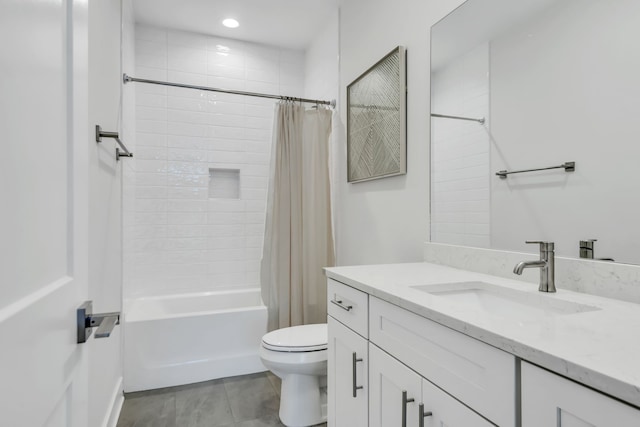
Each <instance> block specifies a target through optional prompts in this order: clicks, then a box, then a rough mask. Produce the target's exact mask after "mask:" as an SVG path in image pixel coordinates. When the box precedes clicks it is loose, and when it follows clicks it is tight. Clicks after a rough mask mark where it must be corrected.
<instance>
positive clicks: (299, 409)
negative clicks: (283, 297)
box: [260, 323, 328, 427]
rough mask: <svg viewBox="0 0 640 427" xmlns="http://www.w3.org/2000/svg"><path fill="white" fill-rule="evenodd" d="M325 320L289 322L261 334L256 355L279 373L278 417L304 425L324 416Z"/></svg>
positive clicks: (289, 423) (293, 424)
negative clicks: (293, 323) (286, 325)
mask: <svg viewBox="0 0 640 427" xmlns="http://www.w3.org/2000/svg"><path fill="white" fill-rule="evenodd" d="M327 342H328V338H327V324H326V323H322V324H316V325H303V326H292V327H290V328H283V329H278V330H275V331H273V332H269V333H268V334H266V335H264V336H263V337H262V345H261V346H260V358H261V359H262V363H263V364H264V366H265V367H267V368H268V369H269V370H270V371H271V372H273V373H274V374H275V375H277V376H278V377H280V379H281V380H282V389H281V391H280V413H279V414H280V421H282V423H283V424H284V425H286V426H287V427H303V426H304V427H307V426H312V425H315V424H320V423H323V422H325V421H326V420H327V394H326V384H327V353H328V351H327Z"/></svg>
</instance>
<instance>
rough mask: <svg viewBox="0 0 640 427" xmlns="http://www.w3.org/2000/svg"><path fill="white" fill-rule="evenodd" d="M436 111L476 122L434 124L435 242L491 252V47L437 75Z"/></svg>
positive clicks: (433, 85)
mask: <svg viewBox="0 0 640 427" xmlns="http://www.w3.org/2000/svg"><path fill="white" fill-rule="evenodd" d="M431 78H432V82H431V90H432V94H431V98H432V111H433V112H434V113H439V114H447V115H454V116H462V117H472V118H480V117H484V118H485V123H484V125H482V124H480V123H478V122H472V121H464V120H455V119H445V118H433V119H432V121H431V126H432V129H431V155H432V161H431V178H432V186H431V241H432V242H438V243H449V244H454V245H467V246H475V247H482V248H488V247H490V245H491V232H490V231H491V230H490V223H491V202H490V199H491V197H490V194H489V187H490V179H489V178H490V168H489V166H490V158H489V133H488V132H487V130H486V128H485V126H489V45H488V44H487V43H483V44H481V45H480V46H478V47H476V48H474V49H472V50H471V51H469V52H467V53H465V54H463V55H461V56H460V57H458V58H456V59H455V61H451V62H450V63H448V64H447V65H446V66H444V67H441V68H440V69H438V70H437V71H435V72H434V73H433V74H432V76H431Z"/></svg>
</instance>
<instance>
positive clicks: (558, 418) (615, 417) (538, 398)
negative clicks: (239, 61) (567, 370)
mask: <svg viewBox="0 0 640 427" xmlns="http://www.w3.org/2000/svg"><path fill="white" fill-rule="evenodd" d="M521 372H522V427H540V426H553V427H556V426H557V427H612V426H615V427H638V426H640V411H639V410H637V409H635V408H633V407H631V406H629V405H625V404H624V403H621V402H618V401H617V400H614V399H612V398H610V397H608V396H605V395H604V394H601V393H598V392H597V391H594V390H591V389H589V388H587V387H584V386H582V385H580V384H578V383H575V382H573V381H571V380H568V379H566V378H563V377H561V376H559V375H556V374H553V373H551V372H548V371H545V370H544V369H541V368H538V367H536V366H534V365H531V364H529V363H524V362H523V363H522V371H521Z"/></svg>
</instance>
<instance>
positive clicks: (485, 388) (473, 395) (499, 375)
mask: <svg viewBox="0 0 640 427" xmlns="http://www.w3.org/2000/svg"><path fill="white" fill-rule="evenodd" d="M369 305H370V307H369V309H370V313H371V316H370V325H369V328H370V334H371V336H370V340H371V342H373V343H375V344H377V345H378V346H379V347H381V348H382V349H384V350H385V351H387V352H388V353H390V354H392V355H393V356H395V357H396V358H398V359H399V360H402V361H403V362H404V363H405V364H406V365H408V366H409V367H410V368H412V369H413V370H415V371H416V372H418V373H419V374H420V375H422V376H423V377H425V378H427V379H428V380H429V381H431V382H432V383H434V384H436V385H437V386H438V387H440V388H442V389H443V390H445V391H446V392H447V393H449V394H451V395H452V396H454V397H455V398H456V399H458V400H460V401H461V402H463V403H465V404H466V405H468V406H469V407H471V408H473V409H474V410H476V411H477V412H478V413H480V414H482V415H484V416H485V417H486V418H488V419H489V420H491V421H492V422H494V423H496V424H497V425H499V426H501V427H508V426H514V425H515V407H516V396H515V384H516V379H515V371H516V370H515V358H514V357H513V356H512V355H510V354H508V353H505V352H503V351H501V350H498V349H496V348H494V347H491V346H489V345H487V344H484V343H482V342H480V341H478V340H476V339H473V338H471V337H468V336H466V335H463V334H461V333H459V332H456V331H454V330H452V329H449V328H447V327H445V326H442V325H440V324H438V323H435V322H433V321H431V320H428V319H425V318H424V317H421V316H418V315H416V314H413V313H411V312H409V311H407V310H404V309H402V308H400V307H397V306H395V305H393V304H389V303H387V302H385V301H382V300H380V299H378V298H375V297H371V298H370V301H369Z"/></svg>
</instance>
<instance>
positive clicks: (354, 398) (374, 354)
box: [327, 279, 516, 427]
mask: <svg viewBox="0 0 640 427" xmlns="http://www.w3.org/2000/svg"><path fill="white" fill-rule="evenodd" d="M327 291H328V297H329V304H328V312H329V317H328V325H329V327H328V329H329V358H328V369H329V372H328V398H329V402H328V404H329V407H328V424H329V426H330V427H339V426H345V427H346V426H349V427H354V426H367V425H370V426H372V427H392V426H400V427H407V426H408V427H418V426H420V425H421V424H420V420H419V416H418V408H419V404H420V403H423V404H424V405H425V406H424V408H425V411H427V412H428V411H431V412H432V413H433V414H434V415H433V416H431V417H426V418H425V419H424V425H425V426H430V425H431V426H435V425H441V424H438V423H440V422H442V423H445V424H444V425H448V426H451V427H455V426H458V425H459V426H461V427H462V426H464V427H475V426H477V427H484V426H490V425H492V424H491V423H493V424H495V425H500V426H501V427H513V426H515V425H516V415H515V408H516V400H515V385H516V380H515V373H516V369H515V358H514V357H513V356H512V355H510V354H508V353H505V352H503V351H501V350H497V349H495V348H493V347H491V346H489V345H486V344H484V343H482V342H480V341H477V340H475V339H473V338H470V337H468V336H465V335H463V334H461V333H458V332H456V331H453V330H451V329H449V328H447V327H444V326H442V325H439V324H437V323H435V322H433V321H431V320H428V319H426V318H424V317H421V316H418V315H416V314H413V313H411V312H409V311H407V310H404V309H402V308H400V307H398V306H395V305H393V304H390V303H387V302H385V301H382V300H380V299H378V298H375V297H373V296H369V295H367V294H366V293H364V292H362V291H359V290H357V289H354V288H352V287H349V286H347V285H344V284H342V283H339V282H336V281H334V280H331V279H329V280H328V283H327ZM367 346H368V347H367ZM404 391H406V392H407V394H406V404H404V400H403V392H404ZM423 396H424V397H423ZM427 397H428V400H426V398H427ZM411 399H413V401H410V400H411ZM367 400H368V405H367ZM367 406H368V411H367ZM436 407H437V408H436ZM470 408H471V409H470ZM403 411H405V412H404V414H405V415H404V417H403ZM367 412H368V414H367ZM403 419H404V420H406V424H403ZM435 420H441V421H435ZM487 420H489V421H491V422H488V421H487Z"/></svg>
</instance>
